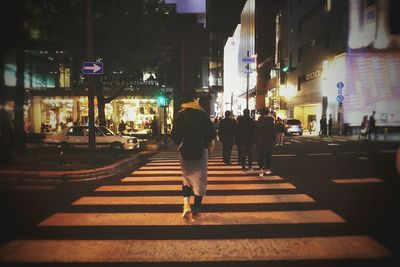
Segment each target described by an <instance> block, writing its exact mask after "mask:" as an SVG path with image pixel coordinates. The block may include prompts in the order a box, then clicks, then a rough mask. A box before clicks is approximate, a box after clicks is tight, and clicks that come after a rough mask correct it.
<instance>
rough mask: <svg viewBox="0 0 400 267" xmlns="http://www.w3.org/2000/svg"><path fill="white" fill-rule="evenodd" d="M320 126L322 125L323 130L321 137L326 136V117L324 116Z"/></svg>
mask: <svg viewBox="0 0 400 267" xmlns="http://www.w3.org/2000/svg"><path fill="white" fill-rule="evenodd" d="M319 124H320V128H321V135H322V136H326V131H327V129H326V127H327V124H326V116H325V115H322V117H321V119H320V120H319Z"/></svg>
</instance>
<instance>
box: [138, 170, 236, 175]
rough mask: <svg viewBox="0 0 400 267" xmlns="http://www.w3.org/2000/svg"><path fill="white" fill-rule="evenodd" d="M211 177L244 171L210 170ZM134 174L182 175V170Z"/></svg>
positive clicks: (146, 171)
mask: <svg viewBox="0 0 400 267" xmlns="http://www.w3.org/2000/svg"><path fill="white" fill-rule="evenodd" d="M207 173H208V174H209V175H215V174H221V175H240V174H241V173H242V170H224V169H220V170H218V169H217V170H208V172H207ZM132 174H135V175H155V174H160V175H172V174H175V175H182V170H180V169H179V170H155V171H150V170H143V171H141V170H140V171H134V172H133V173H132Z"/></svg>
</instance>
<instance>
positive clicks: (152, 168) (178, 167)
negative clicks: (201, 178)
mask: <svg viewBox="0 0 400 267" xmlns="http://www.w3.org/2000/svg"><path fill="white" fill-rule="evenodd" d="M226 169H228V170H241V169H242V167H241V166H239V165H228V166H222V165H220V166H208V170H226ZM138 170H139V171H155V170H181V165H180V164H176V163H175V164H174V165H172V164H168V165H167V166H162V165H161V166H160V165H159V166H157V165H156V166H154V165H149V166H143V167H140V168H139V169H138Z"/></svg>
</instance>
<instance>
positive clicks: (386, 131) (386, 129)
mask: <svg viewBox="0 0 400 267" xmlns="http://www.w3.org/2000/svg"><path fill="white" fill-rule="evenodd" d="M387 133H388V128H387V127H385V134H384V136H383V139H384V140H385V141H386V138H387Z"/></svg>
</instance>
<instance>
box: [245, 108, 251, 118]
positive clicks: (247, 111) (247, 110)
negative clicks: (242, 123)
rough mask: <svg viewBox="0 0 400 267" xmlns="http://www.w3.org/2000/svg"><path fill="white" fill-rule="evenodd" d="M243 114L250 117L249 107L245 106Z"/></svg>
mask: <svg viewBox="0 0 400 267" xmlns="http://www.w3.org/2000/svg"><path fill="white" fill-rule="evenodd" d="M243 116H245V117H250V110H249V109H247V108H245V109H244V110H243Z"/></svg>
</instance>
